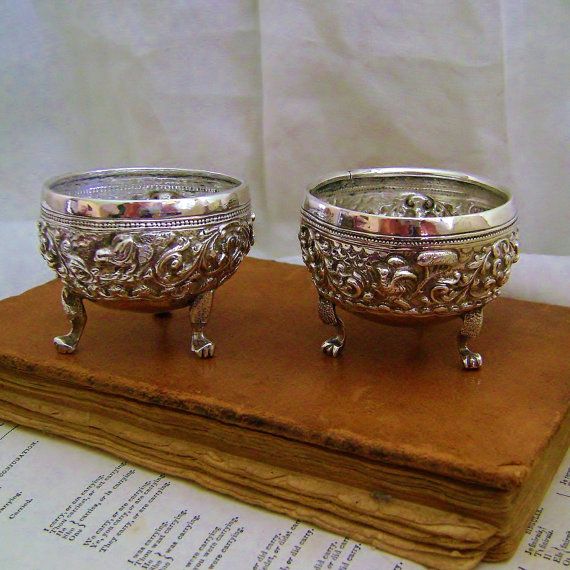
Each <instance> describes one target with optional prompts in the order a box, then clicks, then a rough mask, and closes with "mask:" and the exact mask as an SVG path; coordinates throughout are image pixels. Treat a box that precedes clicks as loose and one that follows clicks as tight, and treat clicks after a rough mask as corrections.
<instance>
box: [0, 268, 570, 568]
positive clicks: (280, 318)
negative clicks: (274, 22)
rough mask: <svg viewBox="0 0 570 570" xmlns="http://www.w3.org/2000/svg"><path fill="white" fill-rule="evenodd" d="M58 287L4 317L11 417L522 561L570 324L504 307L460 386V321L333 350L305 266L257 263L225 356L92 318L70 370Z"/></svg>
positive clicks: (569, 391) (12, 306) (568, 366)
mask: <svg viewBox="0 0 570 570" xmlns="http://www.w3.org/2000/svg"><path fill="white" fill-rule="evenodd" d="M59 293H60V285H59V283H58V282H55V281H54V282H51V283H48V284H46V285H43V286H41V287H38V288H35V289H32V290H30V291H28V292H26V293H24V294H22V295H20V296H17V297H12V298H9V299H6V300H4V301H2V302H0V322H1V323H2V327H0V417H2V418H3V419H6V420H9V421H13V422H17V423H20V424H22V425H26V426H30V427H33V428H37V429H42V430H45V431H47V432H50V433H54V434H59V435H62V436H64V437H68V438H70V439H74V440H77V441H80V442H83V443H86V444H88V445H93V446H95V447H99V448H101V449H104V450H107V451H109V452H111V453H114V454H116V455H117V456H119V457H123V458H126V459H128V460H130V461H132V462H135V463H138V464H141V465H143V466H147V467H150V468H154V469H157V470H160V471H162V472H165V473H169V474H173V475H177V476H181V477H185V478H187V479H191V480H193V481H196V482H198V483H199V484H201V485H204V486H206V487H209V488H211V489H215V490H218V491H220V492H222V493H226V494H228V495H231V496H233V497H237V498H239V499H241V500H244V501H247V502H249V503H253V504H256V505H261V506H264V507H266V508H268V509H271V510H274V511H277V512H281V513H285V514H288V515H290V516H292V517H297V518H299V519H302V520H304V521H307V522H310V523H312V524H316V525H318V526H321V527H322V528H325V529H327V530H331V531H333V532H337V533H340V534H344V535H347V536H350V537H352V538H354V539H356V540H359V541H363V542H366V543H368V544H371V545H374V546H376V547H378V548H381V549H384V550H386V551H389V552H393V553H397V554H399V555H401V556H406V557H408V558H410V559H413V560H416V561H418V562H421V563H423V564H425V565H426V566H428V567H433V568H443V569H447V568H449V569H462V568H473V567H474V566H475V565H476V564H477V563H478V562H479V561H480V560H482V559H486V560H503V559H506V558H508V557H509V556H510V555H512V553H513V552H514V550H515V548H516V546H517V543H518V541H519V540H520V538H521V536H522V534H523V533H524V530H525V527H526V525H527V523H528V521H529V519H530V517H531V516H532V514H533V511H534V509H535V508H536V506H537V505H538V503H539V501H540V499H541V497H542V495H543V493H544V491H545V490H546V489H547V487H548V485H549V482H550V479H551V478H552V476H553V474H554V472H555V471H556V468H557V466H558V464H559V462H560V460H561V458H562V457H563V455H564V452H565V450H566V448H567V446H568V441H569V439H570V414H569V413H568V411H569V410H568V409H569V403H570V359H568V357H567V348H568V346H570V309H568V308H562V307H555V306H549V305H543V304H536V303H528V302H522V301H514V300H505V299H502V300H501V299H500V300H498V301H496V302H494V303H492V304H491V305H490V306H489V307H487V309H486V314H485V317H486V322H485V326H484V329H483V333H482V335H481V337H480V338H479V339H478V340H477V341H476V343H475V344H476V345H475V346H474V348H476V349H478V350H480V351H481V352H482V353H483V355H484V357H485V365H484V367H483V368H482V369H481V370H479V371H477V372H466V371H464V370H462V368H461V366H460V363H459V361H458V356H457V352H456V347H455V333H456V332H457V330H458V328H459V326H460V321H459V319H458V320H457V322H445V323H442V324H439V325H435V326H427V327H425V328H400V327H389V326H384V325H380V324H377V323H372V322H369V321H367V320H365V319H361V318H358V317H356V316H354V315H351V314H346V313H343V317H344V318H345V322H346V326H347V333H348V340H347V347H346V349H345V352H344V354H343V356H342V357H341V358H339V359H332V358H330V357H327V356H325V355H323V354H322V353H321V352H320V349H319V347H320V344H321V342H322V341H323V340H324V339H325V338H326V337H327V336H330V333H331V331H330V330H328V328H327V327H326V326H325V325H323V324H322V323H321V322H320V321H319V319H318V316H317V311H316V293H315V291H314V288H313V287H312V284H311V282H310V277H309V274H308V272H307V271H306V270H305V269H304V268H303V267H298V266H293V265H287V264H280V263H275V262H270V261H261V260H255V259H248V260H246V261H245V262H244V263H243V266H242V267H241V268H240V270H239V271H238V272H237V274H236V275H235V276H234V277H233V278H232V279H230V280H229V281H228V283H226V284H225V285H224V286H223V287H221V288H220V289H219V290H218V291H217V292H216V295H215V301H214V310H213V313H212V316H211V319H210V323H209V325H208V335H209V336H210V337H211V338H212V339H213V340H214V341H215V342H216V343H217V348H216V351H217V352H216V356H215V358H213V359H211V360H199V359H197V358H195V357H194V356H193V355H191V353H190V351H189V336H190V326H189V322H188V320H189V317H188V313H187V311H184V310H179V311H176V312H174V313H173V314H172V316H171V317H170V318H156V317H152V316H150V315H148V314H135V313H129V312H120V311H111V310H108V309H103V308H100V307H98V306H97V305H94V304H91V303H87V304H86V308H87V314H88V319H89V321H88V324H87V328H86V330H85V333H84V335H83V338H82V340H81V343H80V345H79V348H78V351H77V352H76V353H75V354H73V355H60V354H57V353H56V351H55V349H54V347H53V345H52V343H51V339H52V337H53V336H55V335H57V334H62V333H64V332H66V331H67V323H66V320H65V316H64V314H63V311H62V309H61V307H60V303H59Z"/></svg>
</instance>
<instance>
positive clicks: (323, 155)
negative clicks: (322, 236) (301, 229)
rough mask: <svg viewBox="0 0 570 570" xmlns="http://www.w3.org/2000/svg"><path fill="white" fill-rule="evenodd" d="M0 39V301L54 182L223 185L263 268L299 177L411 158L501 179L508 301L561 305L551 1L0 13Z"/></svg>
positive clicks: (566, 270) (565, 168)
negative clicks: (183, 173) (508, 207)
mask: <svg viewBox="0 0 570 570" xmlns="http://www.w3.org/2000/svg"><path fill="white" fill-rule="evenodd" d="M0 26H1V28H2V29H1V32H2V33H1V34H0V81H1V82H2V88H1V90H0V108H1V110H2V118H1V123H0V129H1V138H0V145H1V148H0V150H1V152H0V191H1V195H0V196H1V199H2V207H1V209H0V244H1V245H0V253H1V254H2V262H1V265H0V296H3V295H7V294H12V293H16V292H18V291H20V290H22V289H24V288H26V287H28V286H31V285H33V284H36V283H39V282H41V281H44V280H46V279H47V278H50V277H51V274H50V273H49V272H48V271H47V269H46V268H45V267H44V265H43V262H42V260H41V259H40V258H39V256H38V254H37V253H36V245H35V244H36V237H35V230H34V227H33V220H34V219H35V218H36V216H37V213H38V206H39V191H40V186H41V183H42V181H43V180H44V179H46V178H47V177H50V176H53V175H56V174H60V173H63V172H66V171H76V170H83V169H92V168H107V167H113V166H140V165H156V166H180V167H189V168H203V169H210V170H218V171H222V172H227V173H230V174H235V175H237V176H240V177H243V178H245V179H247V180H248V181H249V183H250V186H251V189H252V194H253V200H254V206H255V210H256V213H257V216H258V217H257V246H256V250H255V251H256V253H257V254H258V255H262V256H267V257H273V258H282V257H285V256H287V257H290V256H297V255H298V245H297V240H296V233H297V226H298V208H299V205H300V203H301V200H302V195H303V191H304V188H305V186H306V185H307V183H309V182H310V181H311V180H313V179H314V178H316V177H318V176H321V175H324V174H326V173H327V172H329V171H334V170H343V169H348V168H357V167H363V166H386V165H393V166H395V165H414V166H431V167H440V168H450V169H457V170H464V171H467V172H472V173H474V174H479V175H482V176H486V177H488V178H490V179H493V180H496V181H497V182H499V183H502V184H506V185H508V186H510V187H511V188H512V189H513V191H514V193H515V196H516V198H517V202H518V206H519V210H520V213H521V234H522V243H523V249H524V251H525V252H526V253H527V255H526V256H524V258H523V260H522V262H521V263H520V264H519V266H515V268H514V271H513V281H512V284H511V285H510V289H509V291H510V293H511V295H514V296H518V297H523V298H532V299H536V300H546V301H550V302H556V303H565V304H570V288H568V285H567V284H568V282H569V281H570V279H569V278H570V232H569V231H568V229H567V218H568V216H569V214H570V192H569V190H568V185H567V182H566V176H567V173H568V172H570V168H569V167H570V159H569V153H568V150H569V148H570V145H569V143H570V140H569V138H570V104H569V95H568V94H569V92H570V90H569V87H570V64H569V55H568V54H569V53H570V39H569V38H570V34H569V33H568V30H569V29H570V4H569V3H568V2H566V1H565V0H549V1H548V2H533V1H531V0H473V1H466V0H423V1H419V0H417V1H416V0H400V1H398V0H362V1H349V0H346V1H341V0H313V1H311V0H305V1H291V0H289V1H278V0H262V1H260V2H259V3H258V2H254V1H253V0H227V1H222V0H217V1H216V0H192V1H188V0H180V1H171V0H168V1H162V2H160V1H158V2H157V1H156V0H146V1H141V0H137V1H135V0H115V1H94V0H91V1H74V2H62V1H58V0H38V1H36V2H33V1H31V0H12V1H10V0H0ZM16 234H18V235H19V236H20V237H19V238H17V237H16ZM528 254H535V255H528Z"/></svg>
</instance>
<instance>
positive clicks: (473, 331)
mask: <svg viewBox="0 0 570 570" xmlns="http://www.w3.org/2000/svg"><path fill="white" fill-rule="evenodd" d="M482 327H483V309H482V308H479V309H475V310H474V311H471V312H470V313H466V314H465V315H463V326H462V327H461V330H460V331H459V334H458V335H457V344H458V348H459V355H460V356H461V361H462V362H463V368H465V370H478V369H479V368H481V366H483V357H482V356H481V355H480V354H479V353H478V352H474V351H472V350H471V349H469V348H468V346H467V341H468V340H469V339H472V338H476V337H477V336H479V333H480V332H481V328H482Z"/></svg>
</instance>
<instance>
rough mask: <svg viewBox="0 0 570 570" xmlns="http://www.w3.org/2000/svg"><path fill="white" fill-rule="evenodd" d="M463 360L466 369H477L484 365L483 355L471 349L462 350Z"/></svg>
mask: <svg viewBox="0 0 570 570" xmlns="http://www.w3.org/2000/svg"><path fill="white" fill-rule="evenodd" d="M461 360H462V362H463V368H465V370H477V369H478V368H481V366H482V365H483V357H482V356H481V355H480V354H479V353H478V352H473V351H472V350H469V349H466V350H463V351H461Z"/></svg>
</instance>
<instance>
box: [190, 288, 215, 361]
mask: <svg viewBox="0 0 570 570" xmlns="http://www.w3.org/2000/svg"><path fill="white" fill-rule="evenodd" d="M213 301H214V292H213V291H206V292H205V293H201V294H200V295H198V296H197V297H196V298H195V299H194V301H193V302H192V305H191V306H190V323H191V325H192V339H191V342H190V349H191V350H192V352H193V353H194V354H196V355H197V356H198V357H200V358H211V357H212V356H214V350H215V348H216V345H215V344H214V343H213V342H212V341H211V340H210V339H209V338H207V337H206V336H205V335H204V328H205V327H206V325H207V324H208V317H209V316H210V311H211V310H212V303H213Z"/></svg>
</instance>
